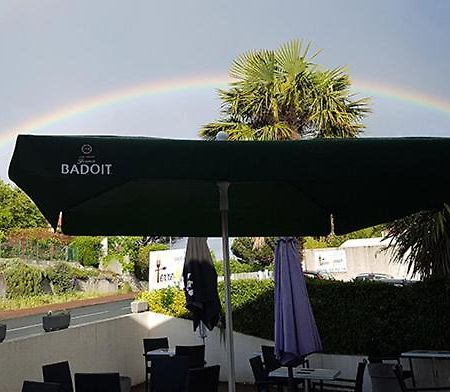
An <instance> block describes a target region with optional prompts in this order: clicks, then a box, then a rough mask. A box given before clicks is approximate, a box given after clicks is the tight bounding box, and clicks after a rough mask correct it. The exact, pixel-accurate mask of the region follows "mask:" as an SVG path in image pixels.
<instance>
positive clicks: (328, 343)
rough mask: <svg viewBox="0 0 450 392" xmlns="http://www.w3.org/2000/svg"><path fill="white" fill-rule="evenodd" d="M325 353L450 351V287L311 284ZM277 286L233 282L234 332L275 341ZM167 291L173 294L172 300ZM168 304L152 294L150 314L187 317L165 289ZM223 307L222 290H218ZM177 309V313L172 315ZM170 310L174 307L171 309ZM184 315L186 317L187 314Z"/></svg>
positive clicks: (177, 296) (440, 283)
mask: <svg viewBox="0 0 450 392" xmlns="http://www.w3.org/2000/svg"><path fill="white" fill-rule="evenodd" d="M307 286H308V292H309V296H310V300H311V305H312V308H313V312H314V315H315V318H316V323H317V326H318V329H319V332H320V336H321V338H322V343H323V347H324V352H327V353H336V354H372V355H379V354H396V353H400V352H403V351H407V350H411V349H435V350H439V349H441V350H442V349H448V348H449V347H450V328H449V325H450V281H448V280H433V281H427V282H420V283H416V284H413V285H410V286H405V287H396V286H392V285H388V284H384V283H378V282H340V281H320V280H310V279H307ZM273 288H274V283H273V281H270V280H268V281H258V280H241V281H233V282H232V287H231V293H232V294H231V296H232V309H233V323H234V330H235V331H238V332H242V333H246V334H249V335H253V336H259V337H262V338H265V339H273V336H274V335H273V327H274V311H273V307H274V304H273ZM167 290H169V291H170V292H171V294H170V295H169V294H167ZM165 291H166V294H165V296H163V297H164V301H165V302H164V301H162V300H159V299H158V295H159V294H158V295H157V294H153V293H156V292H152V293H150V295H151V296H152V304H150V309H151V310H153V311H158V310H157V309H160V310H159V311H161V309H162V312H163V313H165V314H172V315H177V317H180V316H181V317H188V314H187V313H186V311H184V308H182V304H184V293H183V292H182V291H180V290H176V289H166V290H165ZM219 295H220V296H221V301H222V303H223V286H222V285H220V286H219ZM174 304H176V309H177V311H176V312H173V311H172V310H171V309H173V308H174V306H175V305H174ZM168 305H169V306H168ZM183 312H184V313H183Z"/></svg>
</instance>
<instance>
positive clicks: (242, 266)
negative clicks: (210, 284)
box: [213, 259, 266, 276]
mask: <svg viewBox="0 0 450 392" xmlns="http://www.w3.org/2000/svg"><path fill="white" fill-rule="evenodd" d="M213 264H214V268H215V270H216V272H217V275H219V276H221V275H223V261H214V262H213ZM262 268H266V267H261V266H260V265H259V264H249V263H241V262H240V261H239V260H236V259H230V270H231V273H232V274H238V273H241V272H254V271H260V270H261V269H262Z"/></svg>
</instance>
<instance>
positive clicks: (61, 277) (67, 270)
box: [46, 261, 78, 294]
mask: <svg viewBox="0 0 450 392" xmlns="http://www.w3.org/2000/svg"><path fill="white" fill-rule="evenodd" d="M77 269H78V268H74V267H73V266H71V265H70V264H69V263H66V262H64V261H60V262H58V263H57V264H55V265H54V266H53V267H51V268H49V269H48V270H47V271H46V274H47V277H48V279H50V282H51V283H52V289H53V293H54V294H62V293H65V292H67V291H71V290H73V289H74V288H75V281H74V280H75V275H76V274H75V270H77Z"/></svg>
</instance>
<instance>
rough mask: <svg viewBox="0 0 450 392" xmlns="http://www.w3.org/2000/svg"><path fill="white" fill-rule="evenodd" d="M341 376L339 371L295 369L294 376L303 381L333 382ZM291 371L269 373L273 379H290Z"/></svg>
mask: <svg viewBox="0 0 450 392" xmlns="http://www.w3.org/2000/svg"><path fill="white" fill-rule="evenodd" d="M340 374H341V371H340V370H337V369H313V368H294V369H293V371H292V376H293V377H294V378H297V379H303V380H307V381H308V380H317V381H320V382H322V381H332V380H334V379H336V377H338V376H339V375H340ZM289 376H290V375H289V369H288V368H286V367H281V368H279V369H276V370H274V371H272V372H270V373H269V377H273V378H277V377H280V378H284V379H287V378H289ZM308 391H309V383H308V382H305V392H308Z"/></svg>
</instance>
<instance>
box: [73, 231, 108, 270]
mask: <svg viewBox="0 0 450 392" xmlns="http://www.w3.org/2000/svg"><path fill="white" fill-rule="evenodd" d="M100 241H101V239H100V237H76V238H75V239H74V240H73V241H72V242H71V243H70V248H71V249H72V252H73V255H74V260H75V261H78V262H79V263H81V264H82V265H84V266H89V267H98V265H99V262H100V257H101V250H102V246H101V243H100Z"/></svg>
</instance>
